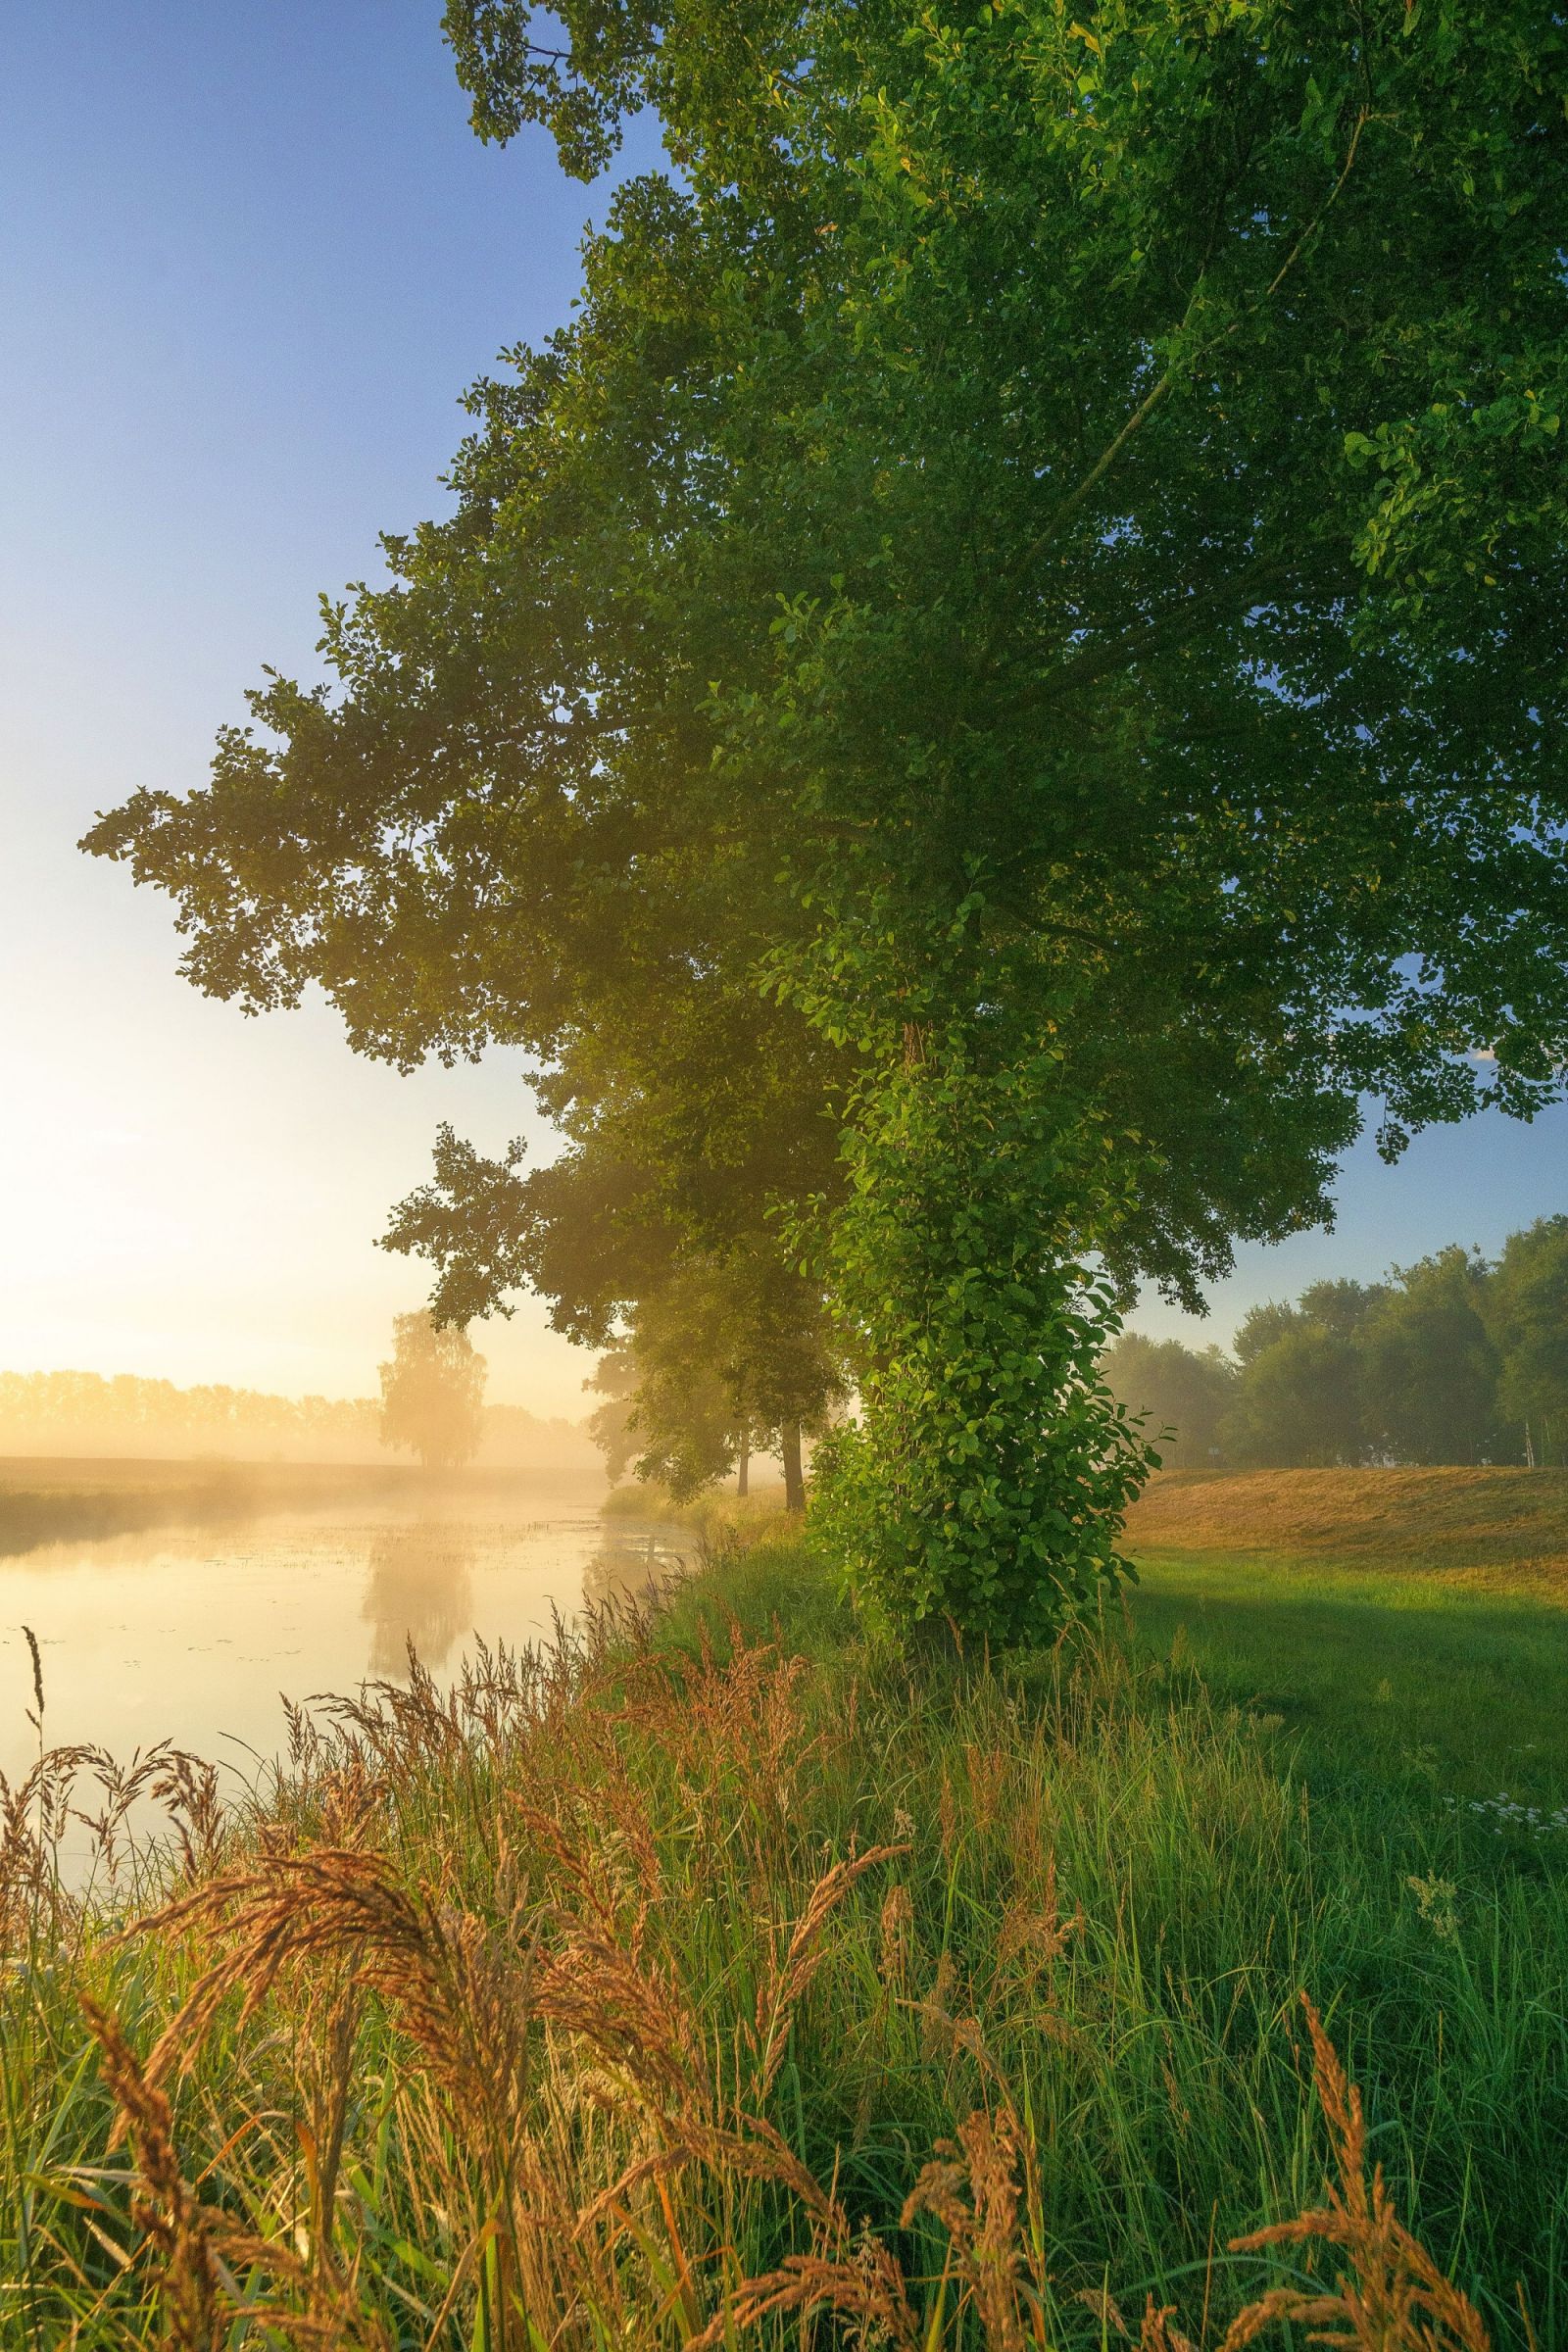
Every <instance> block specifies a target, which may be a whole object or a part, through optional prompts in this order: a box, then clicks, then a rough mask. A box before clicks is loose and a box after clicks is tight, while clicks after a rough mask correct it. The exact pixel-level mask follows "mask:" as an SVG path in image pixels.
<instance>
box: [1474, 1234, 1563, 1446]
mask: <svg viewBox="0 0 1568 2352" xmlns="http://www.w3.org/2000/svg"><path fill="white" fill-rule="evenodd" d="M1481 1311H1482V1314H1483V1316H1484V1317H1485V1319H1486V1323H1487V1327H1488V1330H1489V1331H1490V1332H1491V1335H1492V1338H1493V1340H1494V1342H1495V1346H1496V1348H1497V1353H1498V1359H1499V1366H1498V1394H1497V1408H1498V1411H1499V1412H1500V1413H1501V1414H1502V1415H1503V1416H1504V1418H1505V1419H1506V1420H1507V1421H1508V1422H1510V1423H1511V1424H1513V1427H1512V1429H1511V1430H1510V1432H1509V1438H1508V1449H1509V1453H1510V1455H1511V1456H1512V1458H1514V1459H1517V1458H1518V1455H1519V1452H1520V1451H1521V1450H1526V1451H1528V1453H1529V1455H1530V1456H1531V1457H1532V1458H1533V1459H1535V1460H1536V1461H1538V1462H1543V1463H1544V1462H1551V1463H1563V1462H1568V1216H1555V1217H1540V1218H1538V1219H1537V1221H1536V1223H1535V1224H1534V1225H1528V1226H1526V1227H1525V1229H1524V1231H1523V1232H1522V1233H1513V1234H1510V1235H1509V1236H1508V1240H1507V1242H1506V1244H1505V1245H1504V1248H1503V1251H1502V1255H1501V1256H1500V1257H1499V1258H1498V1260H1497V1263H1496V1264H1495V1266H1494V1267H1493V1269H1492V1272H1491V1275H1490V1277H1489V1279H1488V1281H1487V1283H1486V1285H1485V1287H1484V1289H1483V1291H1482V1294H1481ZM1521 1438H1522V1439H1523V1441H1524V1446H1523V1448H1521V1445H1520V1440H1521Z"/></svg>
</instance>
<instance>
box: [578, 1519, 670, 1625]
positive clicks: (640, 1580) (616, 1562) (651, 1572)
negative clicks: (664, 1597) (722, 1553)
mask: <svg viewBox="0 0 1568 2352" xmlns="http://www.w3.org/2000/svg"><path fill="white" fill-rule="evenodd" d="M682 1566H683V1560H682V1556H681V1554H680V1552H679V1551H678V1550H677V1549H676V1547H675V1546H674V1545H673V1544H670V1543H669V1542H668V1541H667V1539H665V1538H663V1537H662V1536H658V1535H655V1534H652V1533H649V1534H645V1535H633V1534H631V1533H630V1532H629V1531H628V1532H627V1533H625V1534H623V1535H622V1534H616V1535H613V1536H611V1537H610V1538H609V1539H608V1540H607V1541H606V1542H605V1543H604V1544H601V1546H600V1548H599V1549H598V1550H597V1551H596V1552H595V1553H594V1555H593V1557H592V1558H591V1559H589V1560H586V1561H585V1562H584V1563H583V1572H582V1596H583V1599H584V1600H585V1601H587V1602H588V1603H589V1605H590V1606H591V1607H594V1608H603V1607H604V1605H605V1603H606V1602H607V1601H619V1600H638V1599H641V1598H643V1597H644V1596H645V1595H646V1593H648V1591H649V1589H650V1587H652V1588H653V1589H654V1590H655V1591H657V1590H658V1589H659V1587H660V1586H662V1585H665V1584H667V1583H668V1582H669V1580H670V1578H671V1577H675V1576H678V1575H679V1574H680V1572H681V1568H682Z"/></svg>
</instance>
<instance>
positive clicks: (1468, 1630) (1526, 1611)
mask: <svg viewBox="0 0 1568 2352" xmlns="http://www.w3.org/2000/svg"><path fill="white" fill-rule="evenodd" d="M1136 1557H1137V1564H1138V1568H1139V1573H1140V1577H1141V1579H1142V1582H1141V1584H1140V1586H1139V1587H1138V1588H1137V1590H1136V1592H1135V1593H1133V1594H1132V1596H1131V1599H1130V1607H1131V1610H1132V1615H1133V1620H1134V1623H1135V1625H1136V1627H1137V1630H1138V1637H1139V1640H1140V1642H1143V1643H1145V1644H1147V1645H1148V1646H1149V1647H1151V1648H1152V1649H1154V1650H1157V1651H1168V1650H1169V1648H1170V1646H1171V1644H1172V1642H1178V1643H1181V1644H1184V1645H1185V1647H1186V1648H1187V1650H1188V1652H1189V1654H1190V1655H1191V1657H1192V1659H1193V1662H1194V1664H1195V1665H1196V1666H1197V1667H1198V1668H1199V1670H1200V1672H1201V1674H1202V1675H1203V1676H1204V1678H1205V1679H1206V1680H1207V1681H1208V1682H1209V1683H1210V1685H1211V1686H1212V1687H1213V1688H1214V1690H1215V1691H1219V1692H1222V1693H1223V1694H1224V1695H1226V1696H1227V1697H1229V1698H1231V1699H1233V1700H1234V1701H1235V1702H1236V1703H1237V1704H1239V1705H1244V1706H1246V1707H1248V1708H1250V1709H1251V1710H1252V1711H1253V1712H1255V1713H1258V1714H1262V1715H1269V1716H1275V1717H1277V1718H1279V1720H1280V1724H1281V1727H1282V1731H1283V1733H1284V1734H1285V1735H1287V1736H1289V1737H1291V1738H1293V1739H1299V1742H1300V1759H1301V1768H1302V1770H1303V1771H1304V1772H1305V1773H1306V1774H1307V1776H1308V1778H1309V1779H1310V1780H1311V1781H1312V1782H1313V1784H1314V1786H1316V1787H1318V1788H1320V1789H1322V1788H1327V1787H1331V1786H1337V1785H1338V1784H1339V1783H1340V1782H1341V1781H1342V1780H1345V1779H1347V1778H1350V1777H1355V1776H1361V1777H1366V1778H1369V1779H1370V1780H1371V1781H1373V1782H1381V1783H1384V1784H1388V1785H1391V1786H1394V1787H1397V1788H1399V1789H1403V1788H1405V1787H1406V1786H1407V1785H1408V1784H1409V1783H1410V1782H1411V1781H1412V1780H1414V1781H1425V1782H1426V1783H1428V1784H1429V1785H1430V1786H1432V1787H1433V1788H1434V1789H1439V1790H1441V1791H1442V1792H1444V1793H1445V1794H1450V1795H1454V1796H1457V1797H1459V1798H1460V1799H1461V1800H1469V1799H1473V1798H1492V1797H1495V1796H1496V1795H1497V1794H1498V1793H1499V1792H1501V1791H1504V1790H1505V1791H1507V1793H1508V1794H1509V1795H1510V1796H1511V1797H1514V1798H1517V1799H1519V1800H1520V1801H1522V1802H1525V1803H1528V1804H1534V1805H1536V1806H1538V1807H1541V1808H1544V1809H1547V1810H1550V1809H1551V1808H1554V1807H1556V1806H1559V1805H1562V1804H1564V1803H1568V1611H1565V1610H1564V1609H1563V1608H1562V1607H1560V1606H1557V1605H1554V1604H1549V1603H1544V1602H1543V1601H1542V1600H1541V1599H1539V1598H1538V1597H1536V1596H1534V1595H1533V1594H1532V1593H1529V1592H1525V1593H1507V1592H1506V1591H1498V1590H1496V1589H1495V1586H1493V1587H1489V1588H1486V1589H1480V1590H1478V1589H1476V1588H1474V1587H1470V1586H1466V1585H1463V1584H1456V1583H1455V1582H1454V1581H1453V1580H1452V1579H1451V1578H1448V1577H1445V1576H1444V1575H1442V1574H1440V1573H1436V1572H1433V1573H1428V1574H1423V1573H1422V1572H1421V1570H1420V1568H1419V1566H1415V1567H1411V1568H1399V1569H1390V1568H1387V1567H1383V1566H1376V1567H1367V1566H1357V1565H1354V1564H1351V1563H1346V1564H1342V1565H1338V1566H1336V1565H1335V1564H1333V1563H1331V1562H1326V1561H1324V1560H1322V1559H1318V1558H1313V1557H1310V1556H1308V1557H1305V1558H1302V1557H1300V1556H1291V1555H1289V1554H1285V1555H1281V1554H1280V1553H1277V1552H1275V1553H1268V1552H1254V1553H1246V1552H1234V1551H1228V1552H1216V1551H1207V1552H1185V1551H1169V1550H1162V1551H1155V1550H1140V1551H1139V1552H1138V1553H1137V1555H1136Z"/></svg>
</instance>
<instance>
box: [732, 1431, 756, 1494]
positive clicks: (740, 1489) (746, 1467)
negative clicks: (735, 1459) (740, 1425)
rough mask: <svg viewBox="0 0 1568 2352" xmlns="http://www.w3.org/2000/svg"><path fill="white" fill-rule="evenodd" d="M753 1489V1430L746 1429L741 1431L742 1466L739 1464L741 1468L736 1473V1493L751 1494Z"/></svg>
mask: <svg viewBox="0 0 1568 2352" xmlns="http://www.w3.org/2000/svg"><path fill="white" fill-rule="evenodd" d="M751 1491H752V1433H751V1431H750V1430H744V1431H743V1432H742V1433H741V1458H740V1466H739V1468H738V1469H737V1470H736V1473H735V1492H736V1494H737V1495H749V1494H750V1493H751Z"/></svg>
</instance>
